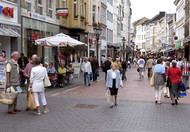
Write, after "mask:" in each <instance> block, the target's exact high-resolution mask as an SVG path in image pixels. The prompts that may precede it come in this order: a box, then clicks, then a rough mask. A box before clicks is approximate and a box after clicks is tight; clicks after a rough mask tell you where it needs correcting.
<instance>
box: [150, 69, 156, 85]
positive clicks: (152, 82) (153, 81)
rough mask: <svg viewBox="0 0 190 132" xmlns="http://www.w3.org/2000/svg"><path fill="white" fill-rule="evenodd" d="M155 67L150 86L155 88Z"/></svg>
mask: <svg viewBox="0 0 190 132" xmlns="http://www.w3.org/2000/svg"><path fill="white" fill-rule="evenodd" d="M154 77H155V67H154V72H153V74H152V77H151V79H150V86H152V87H154V86H155V78H154Z"/></svg>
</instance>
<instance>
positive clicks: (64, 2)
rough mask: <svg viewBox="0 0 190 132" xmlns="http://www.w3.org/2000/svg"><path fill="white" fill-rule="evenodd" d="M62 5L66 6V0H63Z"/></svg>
mask: <svg viewBox="0 0 190 132" xmlns="http://www.w3.org/2000/svg"><path fill="white" fill-rule="evenodd" d="M62 7H63V8H66V0H63V3H62Z"/></svg>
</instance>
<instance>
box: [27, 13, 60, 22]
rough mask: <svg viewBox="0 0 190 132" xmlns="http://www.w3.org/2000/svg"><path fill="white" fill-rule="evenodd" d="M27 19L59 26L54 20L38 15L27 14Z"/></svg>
mask: <svg viewBox="0 0 190 132" xmlns="http://www.w3.org/2000/svg"><path fill="white" fill-rule="evenodd" d="M28 17H30V18H33V19H36V20H40V21H45V22H48V23H53V24H59V22H58V21H56V20H55V19H53V18H50V17H47V16H43V15H40V14H38V13H32V12H28Z"/></svg>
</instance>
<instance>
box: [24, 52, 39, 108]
mask: <svg viewBox="0 0 190 132" xmlns="http://www.w3.org/2000/svg"><path fill="white" fill-rule="evenodd" d="M37 57H38V56H37V55H36V54H34V55H32V61H31V62H29V63H28V64H27V65H26V67H25V69H24V76H25V77H26V79H27V89H28V88H29V85H30V75H31V70H32V68H33V67H35V63H34V60H35V58H37ZM26 93H27V96H26V99H27V100H28V95H29V92H28V91H27V92H26ZM26 106H27V105H26ZM28 110H30V109H29V108H26V111H28Z"/></svg>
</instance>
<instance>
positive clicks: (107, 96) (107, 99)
mask: <svg viewBox="0 0 190 132" xmlns="http://www.w3.org/2000/svg"><path fill="white" fill-rule="evenodd" d="M105 96H106V101H107V102H108V103H109V102H110V92H109V90H107V91H106V94H105Z"/></svg>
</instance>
